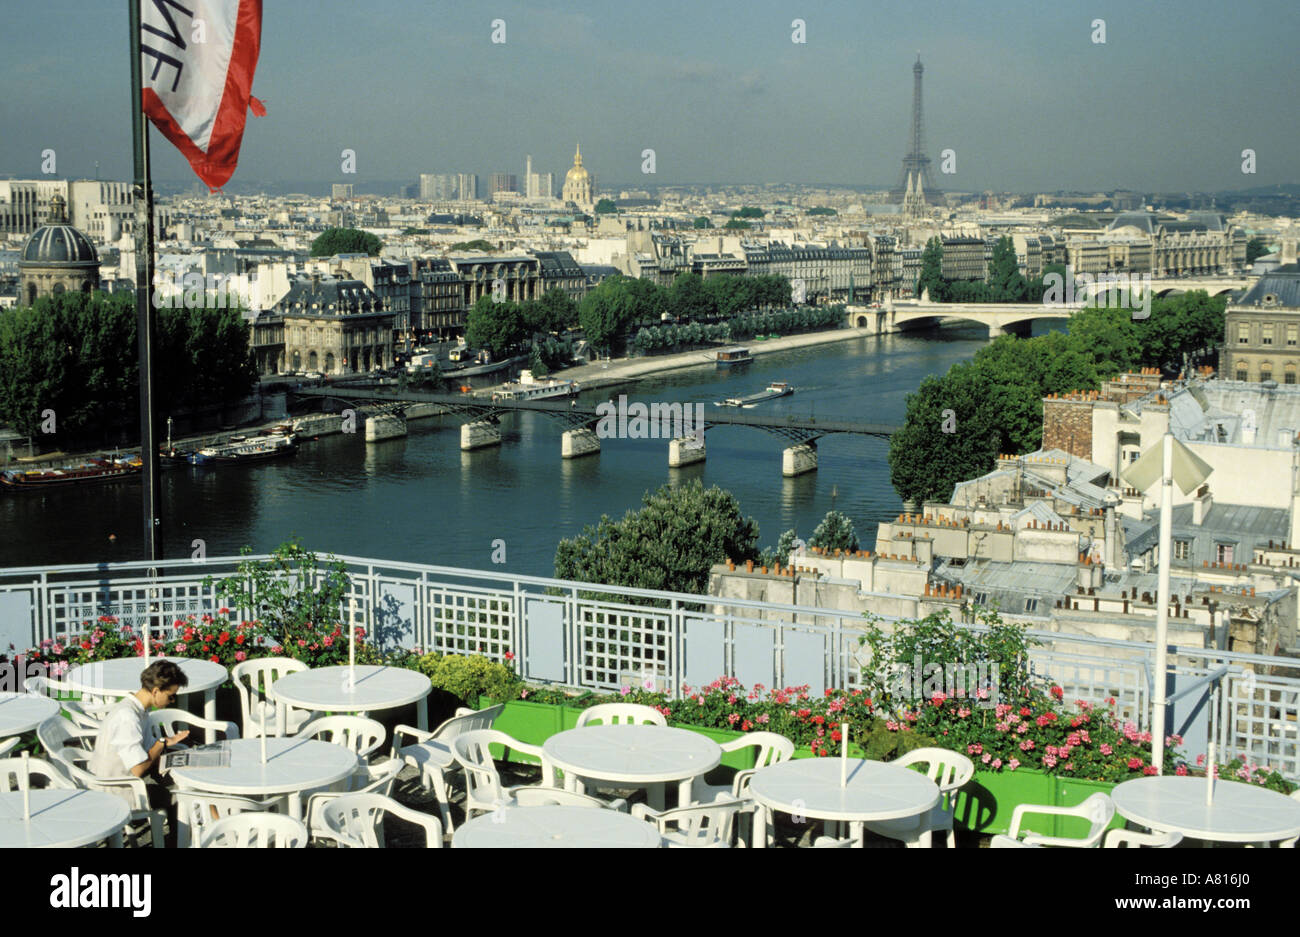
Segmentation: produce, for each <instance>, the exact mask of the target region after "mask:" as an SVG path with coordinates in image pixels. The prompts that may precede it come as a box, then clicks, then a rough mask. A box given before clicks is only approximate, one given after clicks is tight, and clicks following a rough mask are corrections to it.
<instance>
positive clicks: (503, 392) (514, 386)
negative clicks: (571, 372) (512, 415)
mask: <svg viewBox="0 0 1300 937" xmlns="http://www.w3.org/2000/svg"><path fill="white" fill-rule="evenodd" d="M581 389H582V388H581V387H579V386H578V383H577V382H576V381H559V380H555V379H554V378H550V379H544V380H540V381H539V380H537V379H536V378H534V377H533V372H532V371H528V370H524V371H521V372H520V373H519V380H518V381H512V382H510V383H508V384H502V385H501V386H500V387H499V388H497V389H496V390H494V391H493V392H492V399H493V400H544V399H546V398H547V397H572V396H575V395H576V394H577V393H578V391H580V390H581Z"/></svg>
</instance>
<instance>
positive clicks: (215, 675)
mask: <svg viewBox="0 0 1300 937" xmlns="http://www.w3.org/2000/svg"><path fill="white" fill-rule="evenodd" d="M160 659H161V658H158V657H150V658H149V663H150V664H152V663H154V662H155V661H158V660H160ZM166 659H167V660H169V661H171V662H172V663H173V664H179V665H180V668H181V670H183V671H185V676H186V677H188V678H189V683H187V684H185V687H184V688H183V689H182V690H181V694H180V695H181V696H189V695H190V694H192V693H202V694H203V718H204V719H210V720H211V719H216V718H217V687H219V686H221V684H223V683H225V682H226V681H227V680H229V679H230V674H229V672H228V671H227V670H226V668H225V667H222V666H221V665H220V664H214V663H212V661H210V660H196V659H194V658H192V657H168V658H166ZM144 668H145V659H144V658H143V657H119V658H118V659H117V660H102V661H96V662H95V663H93V664H82V665H81V666H80V667H74V668H73V669H72V670H69V671H68V673H67V676H65V677H64V678H63V679H64V682H66V683H68V684H71V685H72V686H73V687H74V688H75V689H77V690H80V691H81V692H82V693H107V694H108V695H110V696H125V695H126V694H128V693H134V692H135V691H136V690H138V689H140V672H141V671H142V670H144ZM203 737H204V739H205V740H207V741H209V742H210V741H212V733H211V730H207V729H205V730H204V734H203Z"/></svg>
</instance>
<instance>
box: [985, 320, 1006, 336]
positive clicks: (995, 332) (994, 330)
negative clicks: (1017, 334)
mask: <svg viewBox="0 0 1300 937" xmlns="http://www.w3.org/2000/svg"><path fill="white" fill-rule="evenodd" d="M1006 334H1007V330H1006V329H1004V328H1002V326H1000V325H993V324H992V323H990V324H989V339H990V340H992V339H995V338H997V337H998V336H999V335H1006Z"/></svg>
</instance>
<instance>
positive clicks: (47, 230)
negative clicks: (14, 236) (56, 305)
mask: <svg viewBox="0 0 1300 937" xmlns="http://www.w3.org/2000/svg"><path fill="white" fill-rule="evenodd" d="M49 204H50V208H49V216H48V218H47V220H46V223H45V224H44V225H42V226H41V227H39V228H37V229H36V231H35V232H33V234H32V236H31V237H30V238H28V239H27V243H26V245H25V246H24V247H23V251H22V255H21V257H20V259H19V261H18V296H19V302H21V303H23V304H25V305H28V306H30V305H32V304H33V303H35V302H36V300H37V299H39V298H41V297H42V296H57V295H59V294H60V293H63V292H65V291H66V292H73V293H89V292H90V291H92V290H95V289H98V288H99V254H98V252H96V250H95V246H94V245H93V244H91V243H90V239H89V238H87V237H86V236H85V235H84V234H82V233H81V232H80V231H78V230H77V229H76V228H74V227H73V226H72V225H70V224H69V223H68V217H67V211H66V202H65V201H64V199H63V196H62V195H59V194H57V193H55V194H54V195H53V196H51V197H50V203H49Z"/></svg>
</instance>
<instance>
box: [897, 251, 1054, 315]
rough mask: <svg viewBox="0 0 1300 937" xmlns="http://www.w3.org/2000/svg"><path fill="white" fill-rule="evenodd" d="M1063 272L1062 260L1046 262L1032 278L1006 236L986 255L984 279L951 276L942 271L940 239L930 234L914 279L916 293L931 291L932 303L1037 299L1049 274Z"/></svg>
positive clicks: (1044, 288)
mask: <svg viewBox="0 0 1300 937" xmlns="http://www.w3.org/2000/svg"><path fill="white" fill-rule="evenodd" d="M1051 273H1057V274H1060V275H1061V276H1062V277H1064V276H1065V265H1064V264H1048V265H1047V266H1045V267H1044V268H1043V275H1042V277H1039V278H1038V279H1037V280H1031V279H1028V278H1027V277H1025V276H1024V274H1022V273H1021V272H1020V264H1019V262H1018V261H1017V260H1016V248H1015V244H1014V243H1013V242H1012V240H1011V238H1009V237H1002V238H999V239H998V242H997V244H995V245H994V247H993V256H992V257H991V258H990V259H989V269H988V277H987V278H986V279H984V280H950V279H948V278H946V277H945V276H944V275H943V241H942V239H940V238H938V237H932V238H930V240H929V242H928V243H926V245H925V249H924V250H923V251H921V274H920V276H919V277H918V279H917V281H916V295H917V296H920V295H922V294H923V293H924V292H925V291H926V290H929V292H930V301H931V302H934V303H1038V302H1042V300H1043V294H1044V293H1045V292H1046V289H1047V287H1046V286H1044V284H1043V280H1044V279H1045V278H1046V277H1047V276H1048V274H1051Z"/></svg>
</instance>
